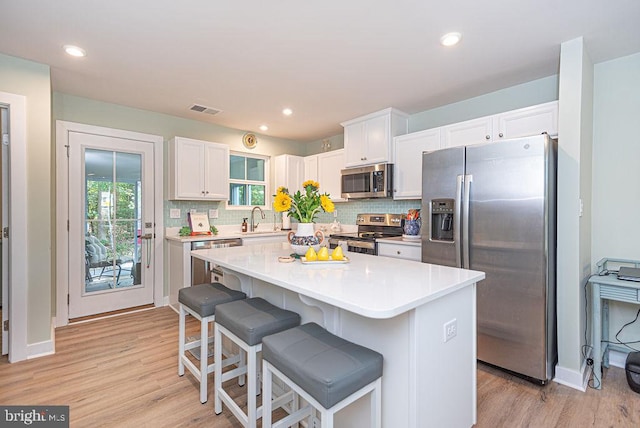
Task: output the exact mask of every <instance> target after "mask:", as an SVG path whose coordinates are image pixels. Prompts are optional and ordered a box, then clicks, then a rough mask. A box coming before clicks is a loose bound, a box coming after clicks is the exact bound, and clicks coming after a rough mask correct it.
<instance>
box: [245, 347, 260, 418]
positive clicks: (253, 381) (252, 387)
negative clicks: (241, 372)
mask: <svg viewBox="0 0 640 428" xmlns="http://www.w3.org/2000/svg"><path fill="white" fill-rule="evenodd" d="M255 348H256V347H255V346H251V347H250V348H249V349H250V350H249V352H247V360H248V361H247V373H248V374H249V376H248V377H249V379H248V386H247V417H248V419H249V428H256V425H257V413H258V411H257V408H258V405H257V399H256V395H258V394H257V392H258V379H257V376H256V374H257V366H256V360H257V353H258V351H257V350H256V349H255Z"/></svg>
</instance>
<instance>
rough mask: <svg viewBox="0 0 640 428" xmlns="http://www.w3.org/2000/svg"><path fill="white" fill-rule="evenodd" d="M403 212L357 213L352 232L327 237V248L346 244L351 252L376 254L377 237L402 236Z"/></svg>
mask: <svg viewBox="0 0 640 428" xmlns="http://www.w3.org/2000/svg"><path fill="white" fill-rule="evenodd" d="M403 218H404V214H358V216H357V217H356V224H357V225H358V231H357V232H354V233H334V234H332V235H331V236H330V237H329V248H336V247H337V246H338V245H343V246H344V245H346V247H347V250H348V251H351V252H352V253H364V254H372V255H374V256H375V255H377V254H378V244H377V242H376V240H377V239H380V238H391V237H394V236H402V223H403Z"/></svg>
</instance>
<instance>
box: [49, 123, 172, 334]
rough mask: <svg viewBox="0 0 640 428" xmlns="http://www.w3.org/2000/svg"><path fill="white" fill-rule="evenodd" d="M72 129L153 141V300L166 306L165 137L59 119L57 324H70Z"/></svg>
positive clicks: (57, 145)
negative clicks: (70, 140) (70, 172)
mask: <svg viewBox="0 0 640 428" xmlns="http://www.w3.org/2000/svg"><path fill="white" fill-rule="evenodd" d="M69 132H80V133H87V134H95V135H102V136H107V137H115V138H126V139H132V140H138V141H142V142H148V143H151V144H153V147H154V152H153V166H154V168H153V169H154V172H153V196H154V203H153V209H154V217H155V239H154V243H153V248H152V251H153V266H154V267H153V304H154V305H155V306H156V307H159V306H164V303H165V302H164V274H163V272H164V266H163V260H164V255H163V254H164V253H163V243H164V211H163V209H164V204H163V197H164V190H163V182H164V178H163V177H164V172H163V171H164V170H163V149H164V139H163V137H162V136H159V135H152V134H143V133H140V132H134V131H125V130H122V129H113V128H105V127H101V126H93V125H86V124H82V123H75V122H68V121H63V120H57V121H56V201H57V203H56V236H57V239H56V322H55V325H56V327H62V326H65V325H67V324H69V305H68V300H67V299H68V295H69V276H70V274H69V233H68V230H67V227H68V224H67V221H68V218H69V177H68V169H69V168H68V167H69V162H68V161H69V159H68V158H67V146H68V145H69Z"/></svg>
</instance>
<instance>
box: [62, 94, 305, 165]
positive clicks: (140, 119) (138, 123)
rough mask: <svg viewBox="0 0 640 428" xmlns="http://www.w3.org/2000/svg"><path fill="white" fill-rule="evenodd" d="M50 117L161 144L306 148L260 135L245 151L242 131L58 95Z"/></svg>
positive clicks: (270, 150) (265, 151)
mask: <svg viewBox="0 0 640 428" xmlns="http://www.w3.org/2000/svg"><path fill="white" fill-rule="evenodd" d="M53 117H54V119H55V120H67V121H70V122H78V123H84V124H88V125H96V126H104V127H108V128H116V129H124V130H128V131H136V132H144V133H148V134H155V135H161V136H163V137H164V139H165V142H166V141H168V140H169V139H170V138H172V137H175V136H180V137H187V138H195V139H198V140H205V141H213V142H216V143H223V144H228V145H229V148H230V149H231V150H236V151H242V152H249V153H256V154H262V155H271V156H274V155H279V154H283V153H289V154H294V155H305V154H306V153H305V151H306V146H305V145H304V144H302V143H299V142H296V141H292V140H285V139H282V138H273V137H269V136H267V135H260V134H257V136H258V146H257V147H256V148H255V149H254V150H248V149H246V148H245V147H244V146H243V145H242V135H244V133H245V131H241V130H237V129H231V128H226V127H224V126H220V125H215V124H212V123H205V122H199V121H196V120H190V119H183V118H180V117H176V116H169V115H166V114H162V113H155V112H152V111H148V110H141V109H136V108H131V107H126V106H121V105H117V104H110V103H105V102H101V101H95V100H91V99H88V98H82V97H76V96H73V95H68V94H63V93H59V92H54V94H53Z"/></svg>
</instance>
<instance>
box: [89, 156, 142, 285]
mask: <svg viewBox="0 0 640 428" xmlns="http://www.w3.org/2000/svg"><path fill="white" fill-rule="evenodd" d="M84 161H85V230H86V233H85V250H86V275H85V288H84V292H85V293H93V292H98V291H108V290H112V289H115V288H119V287H132V286H136V285H140V277H139V276H140V275H139V268H138V269H137V270H136V266H139V263H140V260H141V253H140V244H141V243H140V240H139V238H138V235H140V230H141V229H140V225H141V215H142V207H141V201H140V198H139V194H140V188H141V180H142V173H141V169H142V155H140V154H137V153H119V152H113V151H106V150H96V149H86V150H85V159H84ZM136 271H138V274H137V275H136Z"/></svg>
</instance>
